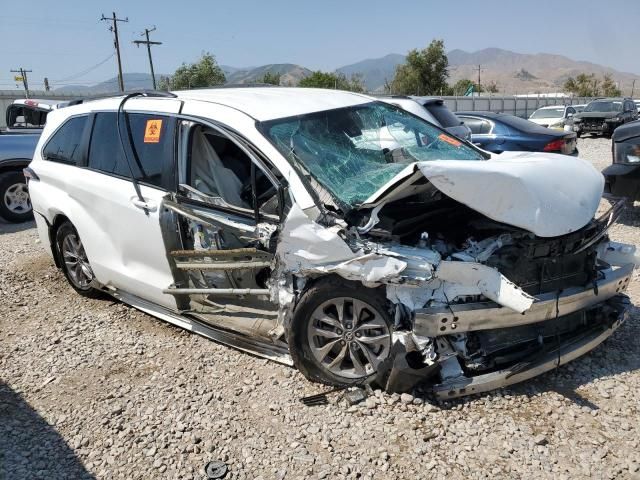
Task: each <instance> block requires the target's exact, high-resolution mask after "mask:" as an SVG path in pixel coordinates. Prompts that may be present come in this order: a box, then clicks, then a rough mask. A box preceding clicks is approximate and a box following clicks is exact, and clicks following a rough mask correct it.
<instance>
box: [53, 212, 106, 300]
mask: <svg viewBox="0 0 640 480" xmlns="http://www.w3.org/2000/svg"><path fill="white" fill-rule="evenodd" d="M56 247H57V250H58V252H57V253H58V255H60V260H61V263H62V271H63V272H64V275H65V277H67V281H68V282H69V284H70V285H71V286H72V287H73V289H74V290H75V291H76V292H78V293H79V294H80V295H83V296H85V297H92V298H95V297H98V296H99V295H100V292H99V291H98V290H96V289H95V288H93V280H94V278H95V276H94V274H93V270H92V269H91V265H89V259H88V258H87V253H86V252H85V251H84V246H83V245H82V241H81V240H80V236H79V235H78V232H77V231H76V229H75V228H74V226H73V225H72V224H71V223H70V222H64V223H63V224H62V225H60V227H59V228H58V230H57V231H56Z"/></svg>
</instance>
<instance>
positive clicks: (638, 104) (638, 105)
mask: <svg viewBox="0 0 640 480" xmlns="http://www.w3.org/2000/svg"><path fill="white" fill-rule="evenodd" d="M633 103H635V104H636V110H638V112H640V100H634V101H633Z"/></svg>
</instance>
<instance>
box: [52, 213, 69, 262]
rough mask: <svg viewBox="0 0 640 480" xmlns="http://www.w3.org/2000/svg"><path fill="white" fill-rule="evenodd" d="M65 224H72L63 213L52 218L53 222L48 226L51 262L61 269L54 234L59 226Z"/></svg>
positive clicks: (60, 260)
mask: <svg viewBox="0 0 640 480" xmlns="http://www.w3.org/2000/svg"><path fill="white" fill-rule="evenodd" d="M65 222H69V223H70V224H71V225H73V222H72V221H71V220H69V217H67V216H66V215H65V214H63V213H58V214H56V215H55V216H54V217H53V221H52V222H51V223H50V225H49V245H51V252H53V261H54V263H55V265H56V267H58V268H62V258H61V256H60V251H59V250H58V244H57V242H56V233H57V232H58V229H59V228H60V226H61V225H62V224H63V223H65Z"/></svg>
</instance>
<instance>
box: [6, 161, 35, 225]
mask: <svg viewBox="0 0 640 480" xmlns="http://www.w3.org/2000/svg"><path fill="white" fill-rule="evenodd" d="M0 217H2V218H4V219H5V220H7V221H9V222H15V223H19V222H26V221H27V220H30V219H31V218H33V212H32V209H31V200H30V198H29V190H28V189H27V181H26V179H25V178H24V175H23V174H22V173H21V172H8V173H4V174H2V175H0Z"/></svg>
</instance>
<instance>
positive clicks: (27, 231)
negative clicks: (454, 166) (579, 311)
mask: <svg viewBox="0 0 640 480" xmlns="http://www.w3.org/2000/svg"><path fill="white" fill-rule="evenodd" d="M579 148H580V152H581V156H583V157H584V158H586V159H588V160H590V161H592V162H593V163H594V164H596V166H598V167H599V168H602V167H604V166H606V165H607V164H608V163H609V161H610V160H609V159H610V145H609V141H608V140H605V139H590V138H587V139H580V140H579ZM639 218H640V215H639V214H638V213H637V212H635V211H630V212H628V213H626V214H625V216H624V218H623V220H622V224H620V225H618V226H616V227H615V228H614V229H613V230H612V236H613V238H614V239H617V240H621V241H626V242H631V243H636V244H637V243H639V242H638V239H639V238H638V237H639V232H640V231H639V230H638V228H637V223H638V219H639ZM0 265H2V271H1V273H0V297H1V298H2V300H3V301H2V303H1V304H0V478H3V479H4V478H6V479H22V478H25V479H26V478H28V479H35V478H43V479H44V478H46V479H67V478H85V477H86V478H92V477H95V478H127V479H128V478H171V479H173V478H204V470H203V467H204V465H205V464H206V463H207V462H208V461H209V460H212V459H220V460H223V461H225V462H227V463H228V464H229V468H230V471H229V474H228V475H227V478H238V479H245V478H246V479H265V480H266V479H283V478H286V479H293V478H301V479H302V478H305V479H306V478H312V479H313V478H318V479H320V478H326V479H337V478H338V479H339V478H411V479H413V478H427V477H430V478H431V477H433V478H439V477H441V476H444V475H448V476H450V478H557V479H561V478H566V479H574V478H586V477H595V478H640V448H639V447H640V445H639V440H638V439H639V438H640V422H639V421H638V418H639V416H638V415H639V410H640V400H639V395H638V392H639V391H640V342H639V341H638V338H640V312H639V311H638V310H637V309H634V311H633V316H632V318H631V319H630V321H629V322H628V323H627V324H626V325H625V326H623V327H622V328H621V329H620V330H619V331H618V332H617V333H616V334H615V335H614V336H613V337H612V338H610V339H609V340H608V341H607V342H606V343H605V344H604V345H603V346H601V347H600V348H598V349H596V350H595V351H594V352H592V353H591V354H589V355H587V356H586V357H583V358H582V359H580V360H578V361H575V362H573V363H572V364H570V365H567V366H565V367H561V368H560V369H559V370H557V371H556V372H552V373H550V374H547V375H544V376H542V377H541V378H539V379H537V380H534V381H531V382H527V383H524V384H522V385H519V386H515V387H513V388H510V389H507V390H502V391H498V392H495V393H492V394H487V395H482V396H476V397H471V398H466V399H462V400H459V401H455V402H448V403H443V404H439V405H433V404H430V403H428V402H427V401H425V399H422V398H414V397H413V396H411V395H407V394H405V395H402V396H398V395H387V394H384V393H382V392H375V395H374V396H372V397H370V398H368V399H367V400H366V401H365V402H363V403H361V404H359V405H356V406H349V405H347V403H346V402H344V401H339V402H337V403H336V404H333V402H335V400H336V397H330V400H331V401H332V404H330V405H328V406H321V407H305V406H303V405H302V404H301V403H300V401H299V398H300V397H301V396H304V395H309V394H313V393H318V392H320V391H322V390H323V388H322V387H321V386H319V385H314V384H310V383H309V382H307V381H306V380H305V379H304V378H303V377H302V376H301V375H300V374H299V373H297V372H296V371H295V370H293V369H291V368H287V367H284V366H281V365H278V364H274V363H271V362H267V361H265V360H262V359H259V358H255V357H253V356H251V355H247V354H243V353H239V352H237V351H234V350H232V349H230V348H226V347H223V346H220V345H217V344H215V343H213V342H211V341H208V340H206V339H204V338H200V337H198V336H195V335H191V334H188V333H186V332H184V331H181V330H180V329H178V328H174V327H172V326H170V325H167V324H165V323H163V322H161V321H160V320H156V319H154V318H152V317H150V316H148V315H145V314H143V313H141V312H138V311H136V310H134V309H132V308H129V307H126V306H124V305H122V304H119V303H117V302H114V301H113V300H111V299H102V300H88V299H84V298H82V297H79V296H78V295H76V294H75V293H74V292H73V290H72V289H71V288H70V287H68V286H67V284H66V282H65V280H64V278H63V276H62V275H61V274H60V273H59V272H58V271H57V270H56V269H55V268H54V267H53V265H52V262H51V260H50V259H49V258H48V257H47V256H46V255H45V254H44V253H43V251H42V248H41V245H39V244H38V243H37V236H36V232H35V229H34V228H33V224H26V225H22V226H17V227H16V226H10V225H0ZM639 285H640V284H639V283H638V279H637V274H636V276H635V278H634V282H633V283H632V285H631V288H630V294H631V297H632V299H633V300H634V302H635V303H638V302H639V301H640V288H639Z"/></svg>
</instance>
